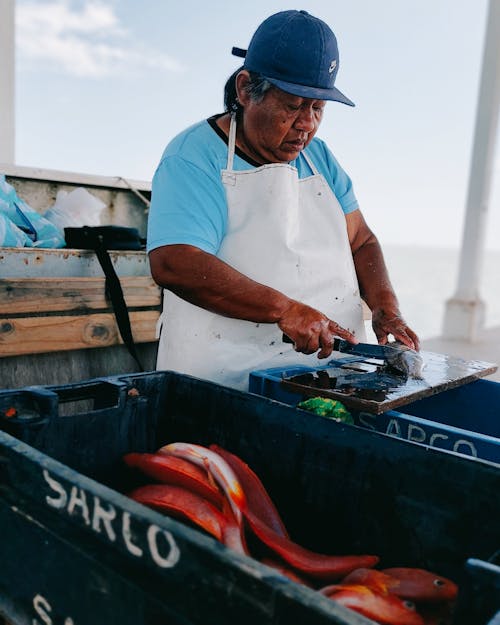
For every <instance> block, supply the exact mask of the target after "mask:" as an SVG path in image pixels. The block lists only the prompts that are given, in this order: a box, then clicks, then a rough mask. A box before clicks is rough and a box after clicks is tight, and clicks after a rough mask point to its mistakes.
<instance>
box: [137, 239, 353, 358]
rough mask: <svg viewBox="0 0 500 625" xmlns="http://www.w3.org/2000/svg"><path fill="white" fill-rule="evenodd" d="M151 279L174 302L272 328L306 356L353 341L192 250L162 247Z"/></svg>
mask: <svg viewBox="0 0 500 625" xmlns="http://www.w3.org/2000/svg"><path fill="white" fill-rule="evenodd" d="M149 261H150V267H151V274H152V276H153V278H154V280H155V281H156V282H157V283H158V284H159V285H160V286H162V287H164V288H166V289H169V290H170V291H172V292H173V293H175V294H176V295H178V296H179V297H182V298H183V299H185V300H187V301H188V302H191V303H192V304H195V305H197V306H200V307H202V308H205V309H206V310H209V311H211V312H215V313H218V314H219V315H223V316H226V317H233V318H236V319H244V320H246V321H252V322H254V323H277V324H278V326H279V328H280V329H281V330H282V332H284V333H285V334H286V335H287V336H289V337H290V339H291V340H292V341H293V342H294V344H295V349H296V350H297V351H299V352H302V353H305V354H313V353H315V352H316V351H318V350H320V351H319V353H318V357H319V358H327V357H328V356H329V355H330V354H331V352H332V349H333V337H334V336H340V337H342V338H344V339H346V340H348V341H351V342H357V340H356V338H355V337H354V335H353V334H351V333H350V332H349V331H348V330H345V329H344V328H342V327H341V326H339V325H338V324H337V323H335V322H334V321H332V320H331V319H328V317H326V316H325V315H324V314H323V313H321V312H320V311H318V310H315V309H314V308H311V307H310V306H306V305H305V304H302V303H300V302H298V301H297V300H293V299H290V298H289V297H287V296H286V295H285V294H283V293H281V292H280V291H277V290H276V289H273V288H271V287H268V286H265V285H263V284H260V283H259V282H255V281H254V280H251V279H250V278H248V277H247V276H245V275H243V274H242V273H240V272H238V271H236V270H235V269H234V268H233V267H231V266H230V265H228V264H227V263H225V262H223V261H221V260H220V259H219V258H217V257H216V256H214V255H213V254H208V253H207V252H204V251H202V250H200V249H199V248H197V247H194V246H191V245H165V246H162V247H159V248H156V249H154V250H152V251H151V252H150V253H149Z"/></svg>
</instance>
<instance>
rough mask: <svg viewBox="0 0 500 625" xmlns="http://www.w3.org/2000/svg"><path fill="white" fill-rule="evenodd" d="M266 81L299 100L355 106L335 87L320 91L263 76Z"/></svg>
mask: <svg viewBox="0 0 500 625" xmlns="http://www.w3.org/2000/svg"><path fill="white" fill-rule="evenodd" d="M265 78H266V80H269V82H270V83H271V84H273V85H275V86H276V87H278V88H279V89H281V90H282V91H286V92H287V93H291V94H292V95H297V96H299V97H300V98H311V99H312V100H332V101H334V102H342V104H347V105H348V106H356V105H355V104H354V102H352V100H349V98H346V96H345V95H344V94H343V93H342V92H341V91H339V90H338V89H337V88H336V87H332V89H320V88H317V87H307V86H306V85H297V84H295V83H292V82H285V81H284V80H276V78H270V77H269V76H265Z"/></svg>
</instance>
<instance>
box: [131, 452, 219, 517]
mask: <svg viewBox="0 0 500 625" xmlns="http://www.w3.org/2000/svg"><path fill="white" fill-rule="evenodd" d="M123 460H124V462H125V463H126V464H127V465H128V466H129V467H134V468H137V469H139V471H141V473H144V475H147V476H148V477H151V478H153V479H154V480H157V481H158V482H162V483H164V484H172V485H174V486H182V487H184V488H186V489H187V490H190V491H192V492H194V493H197V494H198V495H201V496H202V497H205V498H206V499H208V500H209V501H211V502H212V503H213V504H215V505H216V506H217V507H218V508H220V509H221V508H222V502H223V499H224V498H223V496H222V493H221V492H220V491H219V490H218V488H217V487H216V486H215V485H214V484H213V482H211V481H210V479H209V477H208V473H207V471H206V470H205V469H202V468H200V467H198V466H196V465H194V464H193V463H192V462H188V461H187V460H184V459H183V458H175V457H174V456H165V455H163V454H146V453H130V454H126V455H125V456H124V457H123Z"/></svg>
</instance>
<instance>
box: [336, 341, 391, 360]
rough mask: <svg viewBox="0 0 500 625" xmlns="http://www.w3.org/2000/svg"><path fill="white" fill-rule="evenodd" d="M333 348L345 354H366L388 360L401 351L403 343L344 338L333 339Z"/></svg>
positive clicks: (369, 356) (368, 356)
mask: <svg viewBox="0 0 500 625" xmlns="http://www.w3.org/2000/svg"><path fill="white" fill-rule="evenodd" d="M333 349H334V351H336V352H342V353H343V354H353V355H354V356H366V357H367V358H379V359H382V360H387V359H388V358H391V357H394V356H395V355H396V354H397V353H401V345H400V344H398V346H397V347H395V346H392V345H378V344H377V343H356V344H353V343H349V342H348V341H345V340H344V339H339V338H336V339H333Z"/></svg>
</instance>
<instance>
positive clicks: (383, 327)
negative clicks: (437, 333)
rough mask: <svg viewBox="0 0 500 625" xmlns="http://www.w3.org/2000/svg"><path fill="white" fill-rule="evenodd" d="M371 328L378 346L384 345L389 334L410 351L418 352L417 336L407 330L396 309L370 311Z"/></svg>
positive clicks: (409, 329)
mask: <svg viewBox="0 0 500 625" xmlns="http://www.w3.org/2000/svg"><path fill="white" fill-rule="evenodd" d="M372 327H373V331H374V332H375V336H376V337H377V340H378V342H379V344H380V345H386V344H387V342H388V340H389V338H388V337H389V334H392V336H393V337H394V338H395V339H396V341H400V342H401V343H403V344H404V345H406V346H407V347H409V348H410V349H415V350H417V351H418V350H419V349H420V342H419V340H418V336H417V335H416V334H415V332H413V330H412V329H411V328H409V327H408V326H407V324H406V322H405V320H404V319H403V317H402V316H401V313H400V312H399V310H398V309H397V308H390V307H381V308H375V309H374V310H372Z"/></svg>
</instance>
